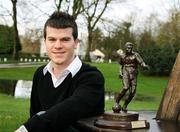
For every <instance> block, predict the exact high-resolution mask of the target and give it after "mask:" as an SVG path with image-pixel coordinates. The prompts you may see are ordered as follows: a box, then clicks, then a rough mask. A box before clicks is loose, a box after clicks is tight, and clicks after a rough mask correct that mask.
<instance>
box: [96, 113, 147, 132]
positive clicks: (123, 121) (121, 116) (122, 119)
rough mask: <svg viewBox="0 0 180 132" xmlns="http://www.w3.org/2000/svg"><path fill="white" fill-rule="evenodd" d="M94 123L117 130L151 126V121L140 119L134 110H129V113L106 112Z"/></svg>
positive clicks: (97, 125)
mask: <svg viewBox="0 0 180 132" xmlns="http://www.w3.org/2000/svg"><path fill="white" fill-rule="evenodd" d="M94 125H95V126H96V127H100V128H105V129H115V130H128V129H139V128H149V123H148V122H147V121H146V120H139V114H138V113H137V112H133V111H128V112H127V113H125V112H120V113H113V112H105V113H104V114H103V115H102V116H101V117H100V118H98V119H97V120H96V121H95V122H94Z"/></svg>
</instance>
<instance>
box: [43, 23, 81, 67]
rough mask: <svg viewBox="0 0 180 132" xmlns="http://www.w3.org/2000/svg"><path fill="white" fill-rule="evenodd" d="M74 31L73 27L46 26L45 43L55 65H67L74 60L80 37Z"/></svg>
mask: <svg viewBox="0 0 180 132" xmlns="http://www.w3.org/2000/svg"><path fill="white" fill-rule="evenodd" d="M72 32H73V29H72V28H53V27H49V26H48V27H47V28H46V38H45V44H46V49H47V53H48V56H49V58H50V59H51V61H52V64H53V65H56V66H63V67H66V66H68V65H69V64H70V63H71V62H72V61H73V59H74V57H75V51H74V50H75V48H76V47H77V44H78V39H76V40H74V38H73V35H72Z"/></svg>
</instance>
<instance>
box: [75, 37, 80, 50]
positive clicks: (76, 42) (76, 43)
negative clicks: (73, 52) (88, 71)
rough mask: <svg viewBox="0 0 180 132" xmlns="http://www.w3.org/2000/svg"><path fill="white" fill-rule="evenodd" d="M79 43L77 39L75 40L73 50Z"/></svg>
mask: <svg viewBox="0 0 180 132" xmlns="http://www.w3.org/2000/svg"><path fill="white" fill-rule="evenodd" d="M79 42H80V40H79V39H78V38H77V39H76V40H75V46H74V48H75V49H76V48H77V46H78V44H79Z"/></svg>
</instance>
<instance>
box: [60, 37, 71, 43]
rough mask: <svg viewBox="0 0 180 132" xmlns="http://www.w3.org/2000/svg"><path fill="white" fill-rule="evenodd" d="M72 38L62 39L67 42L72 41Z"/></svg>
mask: <svg viewBox="0 0 180 132" xmlns="http://www.w3.org/2000/svg"><path fill="white" fill-rule="evenodd" d="M70 40H71V38H63V39H62V41H64V42H67V41H70Z"/></svg>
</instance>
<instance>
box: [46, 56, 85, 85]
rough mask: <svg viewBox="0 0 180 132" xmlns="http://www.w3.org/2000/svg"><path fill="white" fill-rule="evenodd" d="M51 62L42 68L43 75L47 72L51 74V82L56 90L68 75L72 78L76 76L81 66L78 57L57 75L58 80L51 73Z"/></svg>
mask: <svg viewBox="0 0 180 132" xmlns="http://www.w3.org/2000/svg"><path fill="white" fill-rule="evenodd" d="M51 63H52V62H51V61H50V62H49V63H48V64H47V65H46V66H45V67H44V69H43V74H44V75H45V74H46V73H47V72H49V73H50V74H51V78H52V82H53V85H54V87H55V88H57V87H58V86H59V85H60V84H61V83H62V82H63V81H64V79H65V78H66V77H67V75H68V74H69V73H71V74H72V77H74V76H75V75H76V73H77V72H78V71H79V70H80V68H81V66H82V61H81V60H80V59H79V57H78V56H76V57H75V58H74V60H73V61H72V62H71V63H70V65H69V66H68V67H67V68H66V69H65V70H64V71H63V72H62V73H61V74H60V75H59V77H58V78H56V77H55V75H54V74H53V72H52V65H51Z"/></svg>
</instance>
